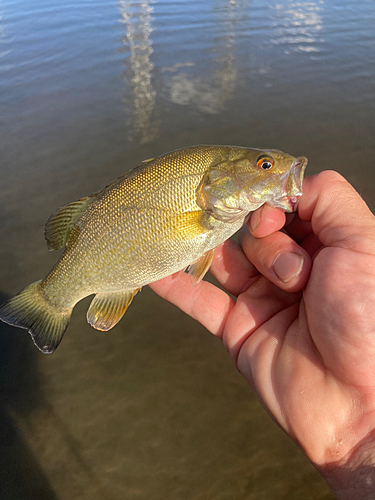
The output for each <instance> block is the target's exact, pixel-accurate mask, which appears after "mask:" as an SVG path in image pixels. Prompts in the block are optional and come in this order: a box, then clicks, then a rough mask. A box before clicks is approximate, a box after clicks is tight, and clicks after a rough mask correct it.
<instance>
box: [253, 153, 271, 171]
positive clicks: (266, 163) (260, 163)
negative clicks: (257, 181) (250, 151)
mask: <svg viewBox="0 0 375 500" xmlns="http://www.w3.org/2000/svg"><path fill="white" fill-rule="evenodd" d="M274 163H275V162H274V161H273V159H272V158H270V157H269V156H266V155H261V156H259V157H258V158H257V167H259V168H261V169H262V170H270V169H271V168H272V167H273V165H274Z"/></svg>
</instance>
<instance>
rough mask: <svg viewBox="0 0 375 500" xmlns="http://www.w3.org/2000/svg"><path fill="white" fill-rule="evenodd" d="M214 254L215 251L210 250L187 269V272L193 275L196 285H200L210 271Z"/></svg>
mask: <svg viewBox="0 0 375 500" xmlns="http://www.w3.org/2000/svg"><path fill="white" fill-rule="evenodd" d="M214 254H215V250H209V251H208V252H206V253H205V254H203V255H202V257H200V258H199V259H198V260H196V261H195V262H193V264H190V266H188V267H187V268H186V272H187V273H188V274H190V275H191V277H192V280H193V282H194V285H196V284H197V283H199V282H200V281H201V280H202V279H203V277H204V275H205V274H206V272H207V271H208V270H209V268H210V265H211V264H212V259H213V258H214Z"/></svg>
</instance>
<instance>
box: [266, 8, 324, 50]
mask: <svg viewBox="0 0 375 500" xmlns="http://www.w3.org/2000/svg"><path fill="white" fill-rule="evenodd" d="M322 4H324V2H323V1H322V0H320V1H319V2H287V3H278V4H276V5H274V6H272V9H273V11H274V16H273V17H274V18H275V23H274V28H275V29H273V30H272V32H271V33H272V43H273V44H277V45H279V44H282V45H286V46H287V48H285V54H290V53H291V52H294V51H303V52H320V49H319V46H318V43H317V42H322V41H323V40H322V39H321V38H319V35H320V31H321V29H322V19H321V15H320V11H321V10H322V8H323V6H322Z"/></svg>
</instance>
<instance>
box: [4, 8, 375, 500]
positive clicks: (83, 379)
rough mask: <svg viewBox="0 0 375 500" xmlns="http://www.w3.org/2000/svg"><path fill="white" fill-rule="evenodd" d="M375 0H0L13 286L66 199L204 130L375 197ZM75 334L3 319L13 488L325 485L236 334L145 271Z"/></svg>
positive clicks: (245, 489)
mask: <svg viewBox="0 0 375 500" xmlns="http://www.w3.org/2000/svg"><path fill="white" fill-rule="evenodd" d="M374 28H375V1H374V0H357V1H356V0H320V1H302V0H301V1H298V2H297V1H289V0H275V1H266V2H264V1H261V0H253V1H250V0H249V1H248V0H216V1H215V0H212V1H197V0H189V1H186V0H184V1H182V0H175V1H151V0H143V1H133V2H129V1H126V0H119V1H110V0H92V1H89V0H81V1H80V0H78V1H76V2H72V1H70V0H67V1H64V2H63V1H61V0H33V1H28V0H18V1H17V0H12V1H11V0H0V124H1V138H0V158H1V161H0V169H1V171H0V172H1V183H0V221H1V223H0V236H1V242H2V245H1V247H0V284H1V286H0V290H1V295H2V297H1V298H2V299H6V298H7V297H9V296H10V295H12V294H14V293H16V292H17V291H19V289H21V288H23V287H24V286H25V285H27V284H28V283H30V282H32V281H34V280H36V279H40V278H41V277H43V276H44V275H45V274H46V272H47V271H48V270H49V269H50V267H51V266H52V265H53V263H54V262H55V260H56V255H54V254H52V253H48V252H47V250H46V246H45V243H44V240H43V226H44V223H45V221H46V220H47V218H48V216H49V215H50V214H51V213H52V212H53V211H54V210H55V209H56V208H57V207H59V206H61V205H63V204H65V203H67V202H69V201H72V200H74V199H78V198H80V197H82V196H85V195H87V194H89V193H91V192H94V191H97V190H98V189H100V188H102V187H103V186H104V185H106V184H107V183H108V182H109V181H111V180H112V179H114V178H115V177H117V176H118V175H120V174H121V173H123V172H124V171H125V170H127V169H129V168H132V167H133V166H135V165H136V164H138V163H139V162H140V161H141V160H143V159H145V158H149V157H153V156H156V155H158V154H162V153H164V152H167V151H170V150H173V149H177V148H179V147H184V146H188V145H192V144H199V143H212V144H235V145H243V146H253V147H272V148H280V149H282V150H285V151H288V152H290V153H292V154H295V155H302V154H303V155H306V156H308V158H309V160H310V165H309V172H310V173H315V172H318V171H320V170H323V169H335V170H338V171H340V172H341V173H342V174H343V175H345V176H346V178H347V179H348V180H350V181H351V182H352V183H353V184H354V185H355V187H356V188H357V189H358V190H359V191H360V192H361V194H362V196H363V197H364V198H365V200H366V201H367V202H368V203H369V205H370V206H371V207H372V208H373V209H374V208H375V197H374V194H373V193H374V185H375V174H374V158H375V141H374V129H375V86H374V81H375V29H374ZM87 304H88V302H87V301H84V302H83V303H82V304H80V305H78V306H77V308H76V310H75V312H74V315H73V319H72V323H71V325H70V327H69V330H68V333H67V335H66V338H64V340H63V342H62V344H61V346H60V348H59V350H58V351H57V352H56V353H55V354H54V355H53V356H50V357H45V356H42V355H41V354H40V353H39V352H37V351H36V349H35V348H34V347H33V346H32V345H31V341H30V339H29V337H28V336H27V334H26V333H25V332H23V331H17V330H15V329H13V328H8V327H6V326H4V325H1V326H0V329H1V338H0V344H1V353H2V354H1V360H0V361H1V364H0V382H1V397H2V399H1V401H2V403H1V407H0V423H1V425H0V450H1V453H0V461H1V463H0V484H1V485H2V486H1V487H2V488H3V492H2V498H4V499H7V500H9V499H12V500H13V499H17V500H19V499H21V498H22V499H29V498H30V499H33V500H34V499H38V500H41V499H69V500H71V499H72V498H75V499H93V500H95V499H104V498H108V499H113V500H115V499H116V500H117V499H119V500H120V499H124V498H126V499H130V500H133V499H142V500H143V499H145V500H146V499H147V500H148V499H152V500H158V499H173V500H174V499H177V498H178V499H189V500H191V499H194V500H200V499H202V500H203V499H204V500H206V499H211V498H212V499H215V500H216V499H233V498H236V499H273V498H274V499H284V498H285V499H288V500H289V499H301V498H309V499H310V498H311V499H328V498H333V497H332V496H331V494H330V493H329V491H328V488H327V487H326V485H325V483H324V482H323V481H322V480H321V479H320V477H319V475H318V474H317V473H316V472H315V470H314V469H313V468H312V467H311V466H310V464H309V463H308V462H307V460H306V459H305V458H304V457H303V455H302V454H301V452H299V450H298V449H297V448H296V447H295V446H294V444H292V443H291V442H290V441H289V440H288V438H286V437H285V436H284V434H283V433H282V432H281V431H280V430H279V429H278V428H277V427H276V426H275V424H273V422H271V421H270V419H269V418H268V417H267V416H266V414H265V412H264V410H263V409H262V408H261V407H260V405H259V404H258V403H257V402H256V400H255V399H254V397H253V396H252V394H251V391H250V389H249V388H248V387H247V386H246V384H245V382H244V381H243V380H242V378H241V377H240V375H239V374H238V373H237V372H236V371H235V370H234V368H233V367H232V365H231V362H230V360H229V358H228V356H227V354H226V352H225V351H224V348H223V347H222V346H221V345H220V343H219V342H218V341H217V340H215V339H214V338H212V337H211V336H210V335H209V334H208V333H207V332H205V330H204V329H203V328H201V327H199V326H198V325H197V324H196V323H194V322H193V321H192V320H190V319H188V318H185V317H184V316H183V314H182V313H181V312H180V311H177V310H176V309H175V308H173V307H172V306H170V305H168V304H167V303H164V302H163V301H162V300H161V299H159V298H157V297H155V296H154V295H153V294H152V292H151V291H149V290H145V291H143V292H142V294H141V295H140V296H137V298H136V300H135V301H134V304H133V305H132V306H131V308H130V309H129V311H128V312H127V314H126V316H125V317H124V319H123V320H122V321H121V323H120V324H119V325H118V326H117V327H116V328H115V329H114V330H112V331H111V332H109V333H101V332H97V331H94V330H93V329H91V328H90V327H89V326H88V325H87V324H86V322H85V317H84V314H85V310H86V308H87Z"/></svg>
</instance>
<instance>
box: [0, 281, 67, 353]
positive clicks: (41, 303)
mask: <svg viewBox="0 0 375 500" xmlns="http://www.w3.org/2000/svg"><path fill="white" fill-rule="evenodd" d="M40 283H41V281H36V282H35V283H32V284H31V285H29V286H28V287H26V288H25V289H24V290H22V292H20V293H18V294H17V295H15V296H14V297H13V298H12V299H9V300H8V301H7V302H5V304H3V305H2V306H1V307H0V319H1V320H2V321H4V322H5V323H8V324H9V325H13V326H19V327H20V328H25V329H26V330H29V333H30V334H31V337H32V339H33V341H34V344H35V345H36V346H37V348H38V349H40V350H41V351H42V352H43V353H44V354H51V353H52V352H53V351H54V350H55V349H56V347H57V346H58V345H59V344H60V342H61V339H62V337H63V335H64V333H65V330H66V329H67V326H68V323H69V320H70V316H71V314H72V309H70V308H58V307H56V306H54V305H53V304H51V303H50V302H48V301H47V300H46V298H45V297H44V296H43V294H42V291H41V288H40V286H39V285H40Z"/></svg>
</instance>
